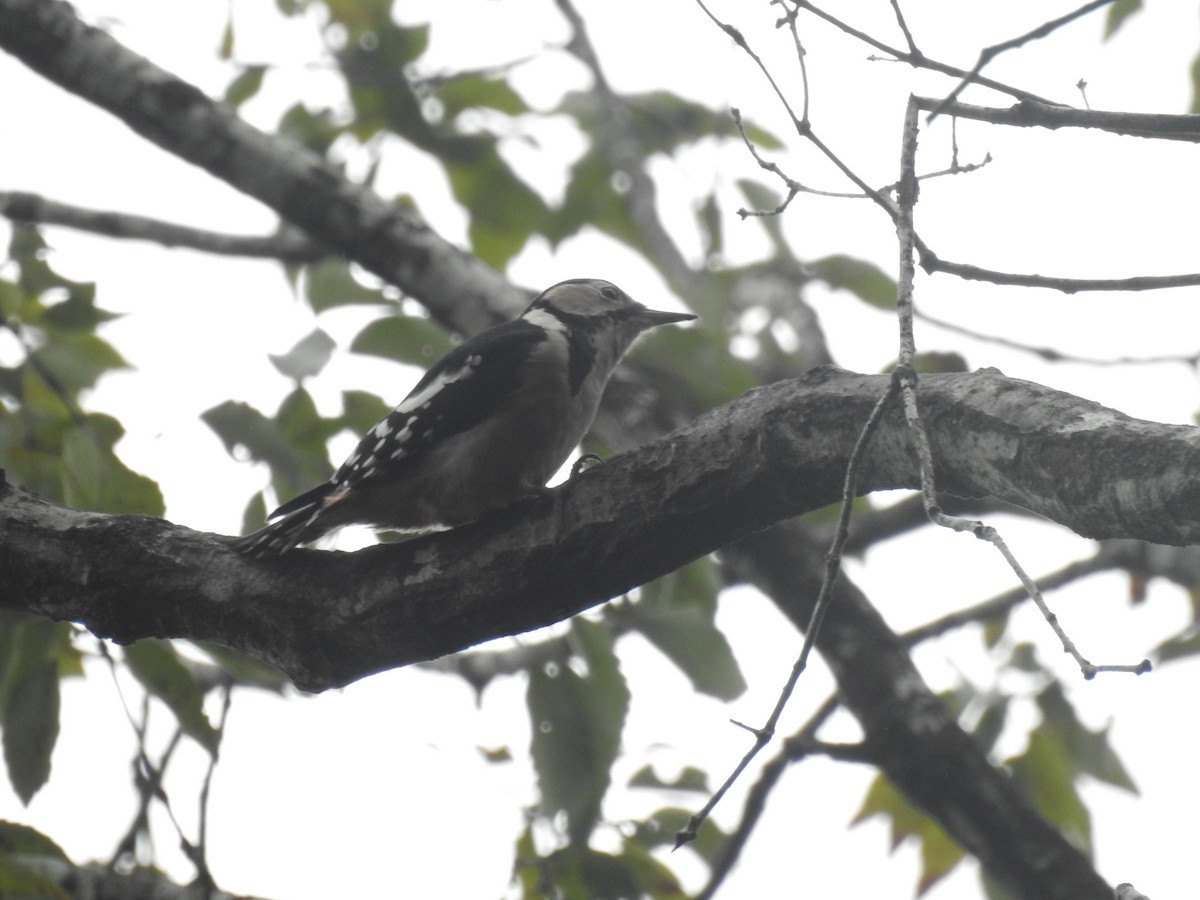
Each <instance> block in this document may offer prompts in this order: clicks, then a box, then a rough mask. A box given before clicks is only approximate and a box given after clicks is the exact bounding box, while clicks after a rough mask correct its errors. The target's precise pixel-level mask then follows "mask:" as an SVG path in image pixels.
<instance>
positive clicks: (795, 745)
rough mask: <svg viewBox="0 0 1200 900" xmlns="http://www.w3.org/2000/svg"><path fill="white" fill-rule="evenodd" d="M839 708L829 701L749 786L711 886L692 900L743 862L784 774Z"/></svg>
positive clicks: (701, 896) (709, 892) (703, 898)
mask: <svg viewBox="0 0 1200 900" xmlns="http://www.w3.org/2000/svg"><path fill="white" fill-rule="evenodd" d="M839 705H840V701H839V700H838V698H837V695H836V694H835V695H833V696H830V697H827V698H826V699H825V702H824V703H822V704H821V705H820V707H818V708H817V711H816V712H814V713H813V714H812V716H811V717H809V720H808V721H807V722H805V723H804V725H803V726H802V727H801V728H800V729H799V730H798V731H797V732H796V733H795V734H794V735H792V736H791V737H789V738H788V739H787V740H786V741H784V744H783V747H782V748H780V751H779V753H777V754H776V755H775V756H774V757H773V758H771V759H770V760H768V761H767V762H766V763H765V764H764V765H763V767H762V771H761V772H759V775H758V780H756V781H755V782H754V784H752V785H751V786H750V789H749V791H748V792H747V794H746V802H745V803H744V804H743V805H742V817H741V820H740V821H739V822H738V824H737V826H736V827H735V828H734V829H733V831H732V832H730V834H729V838H728V839H727V840H726V841H724V842H723V843H722V844H721V850H720V853H719V855H718V856H717V858H716V859H715V860H713V862H712V865H711V867H710V869H709V874H708V882H707V883H706V884H705V885H704V887H703V888H702V889H701V890H700V891H698V892H697V893H696V894H695V896H694V897H693V900H709V898H711V897H712V896H713V895H714V894H715V893H716V892H717V890H718V889H719V888H720V887H721V885H722V884H723V883H724V881H725V879H726V878H727V877H728V876H729V873H730V872H732V871H733V868H734V866H735V865H736V864H737V861H738V859H739V858H741V855H742V850H743V849H744V848H745V846H746V844H747V843H748V842H749V840H750V835H751V833H753V831H754V828H755V826H757V825H758V822H759V820H760V819H761V818H762V814H763V812H764V810H766V807H767V798H768V797H770V796H771V793H772V791H774V790H775V785H776V784H778V782H779V779H780V778H781V777H782V776H783V773H784V772H785V771H786V770H787V768H788V766H790V765H791V764H792V763H794V762H798V761H799V760H801V759H803V758H804V757H805V756H807V755H809V754H810V753H812V752H814V751H813V749H812V746H811V741H812V740H813V739H815V737H816V734H817V731H818V730H819V729H820V728H821V726H822V725H824V724H825V722H826V720H827V719H828V718H829V717H830V716H831V715H833V713H834V712H835V711H836V710H837V708H838V706H839Z"/></svg>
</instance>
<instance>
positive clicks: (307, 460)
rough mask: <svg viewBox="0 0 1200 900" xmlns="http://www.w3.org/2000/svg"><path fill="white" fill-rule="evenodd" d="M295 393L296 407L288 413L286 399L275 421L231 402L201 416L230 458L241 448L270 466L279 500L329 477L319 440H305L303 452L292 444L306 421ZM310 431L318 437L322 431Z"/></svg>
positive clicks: (322, 445)
mask: <svg viewBox="0 0 1200 900" xmlns="http://www.w3.org/2000/svg"><path fill="white" fill-rule="evenodd" d="M295 394H296V392H295V391H293V392H292V395H289V396H290V397H291V404H292V405H293V406H294V407H295V408H294V409H293V410H292V411H291V412H289V411H288V410H287V407H288V406H289V400H287V399H285V400H284V404H283V405H282V406H281V407H280V413H279V417H278V421H277V420H276V419H268V418H267V417H266V416H264V415H263V414H262V413H260V412H259V411H258V410H256V409H254V408H253V407H251V406H249V405H248V404H245V403H239V402H235V401H233V400H226V401H225V402H224V403H221V404H219V405H217V406H214V407H213V408H212V409H209V410H206V411H205V412H203V413H201V415H200V418H202V419H203V420H204V422H205V424H207V425H208V427H209V428H211V429H212V430H213V431H215V432H216V433H217V436H218V437H219V438H221V441H222V443H224V444H225V449H226V450H228V451H229V453H230V454H231V455H233V456H238V455H239V454H238V452H237V448H239V447H244V448H245V450H246V452H247V453H248V454H249V455H250V457H251V458H252V459H254V460H257V461H259V462H265V463H267V465H269V466H270V467H271V474H272V476H273V477H274V481H275V488H276V490H277V491H278V492H279V495H280V496H281V497H282V496H285V495H287V496H291V495H292V494H295V493H298V492H299V491H301V490H304V489H306V488H309V487H311V486H312V485H313V484H315V483H316V482H318V481H322V480H324V479H326V478H328V477H329V473H330V472H331V471H332V470H333V467H332V465H331V464H330V462H329V453H328V451H327V450H326V449H325V446H324V444H323V443H321V442H320V441H318V442H316V444H314V443H313V442H312V441H311V440H310V441H307V442H306V443H307V446H306V448H305V450H304V452H302V451H301V450H300V449H298V448H297V447H295V446H293V445H292V443H291V440H292V438H293V437H299V436H300V435H301V434H303V432H304V430H305V429H304V421H303V420H304V419H305V418H306V416H305V415H304V408H305V404H303V403H302V402H300V401H299V400H298V399H297V398H296V397H295V396H294V395H295ZM309 403H311V399H310V400H309ZM308 418H309V419H310V421H309V423H308V424H310V425H312V424H313V423H312V421H311V414H310V416H309V417H308ZM284 419H290V422H289V423H288V424H287V425H285V424H284ZM313 430H314V431H316V433H317V434H320V433H321V431H323V430H325V429H316V428H314V429H313ZM326 433H327V431H326Z"/></svg>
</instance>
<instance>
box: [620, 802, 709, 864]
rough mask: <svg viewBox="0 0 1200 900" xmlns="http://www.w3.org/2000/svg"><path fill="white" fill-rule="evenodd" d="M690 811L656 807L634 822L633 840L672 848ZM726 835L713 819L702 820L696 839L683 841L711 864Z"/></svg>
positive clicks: (649, 846) (647, 844) (686, 821)
mask: <svg viewBox="0 0 1200 900" xmlns="http://www.w3.org/2000/svg"><path fill="white" fill-rule="evenodd" d="M691 818H692V813H691V812H689V811H688V810H686V809H680V808H678V807H673V806H668V807H663V808H662V809H659V810H657V811H656V812H655V813H654V814H653V815H651V816H650V817H649V818H648V819H645V820H644V821H641V822H638V823H637V828H636V830H635V831H634V834H633V838H632V840H634V841H636V842H637V844H638V845H639V846H641V847H644V848H646V849H647V850H653V849H654V848H655V847H674V846H675V843H676V836H677V835H678V834H679V832H681V831H683V830H684V829H685V828H687V827H688V822H689V821H690V820H691ZM728 839H729V835H728V834H726V833H725V832H724V831H722V830H721V829H720V828H719V827H718V826H717V825H716V824H714V822H713V820H712V818H711V817H710V818H708V819H705V820H704V823H703V824H702V825H701V826H700V828H699V830H698V831H697V832H696V839H695V840H694V841H689V842H688V843H686V844H684V846H685V847H687V848H688V849H689V850H691V851H693V852H694V853H696V854H697V855H698V856H699V857H700V858H701V859H703V860H704V861H705V862H706V863H708V864H709V865H710V866H711V865H713V864H714V863H715V862H716V861H717V859H718V858H719V857H720V856H721V854H722V852H723V851H724V848H725V843H726V841H728Z"/></svg>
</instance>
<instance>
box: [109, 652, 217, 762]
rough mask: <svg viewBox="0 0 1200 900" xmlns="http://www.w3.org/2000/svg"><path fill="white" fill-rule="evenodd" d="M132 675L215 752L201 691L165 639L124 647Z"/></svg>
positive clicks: (188, 731) (185, 729)
mask: <svg viewBox="0 0 1200 900" xmlns="http://www.w3.org/2000/svg"><path fill="white" fill-rule="evenodd" d="M125 662H126V663H127V664H128V666H129V670H130V671H131V672H132V673H133V675H134V677H135V678H137V680H138V681H140V682H141V683H142V686H143V687H144V688H145V689H146V690H147V691H148V692H149V693H150V694H152V695H153V696H155V697H157V698H158V699H159V700H161V701H162V702H163V703H165V704H166V705H167V708H168V709H170V710H171V712H172V713H174V714H175V718H176V719H177V720H178V722H179V727H180V728H182V729H183V732H184V734H187V735H189V736H190V737H192V738H195V740H196V741H197V742H198V743H199V744H200V746H201V747H203V748H204V749H206V750H207V751H208V752H209V753H212V754H214V755H215V754H216V752H217V742H218V738H217V732H216V730H215V729H214V728H213V727H212V724H211V723H210V722H209V721H208V716H206V715H205V714H204V693H203V692H202V691H201V689H200V686H199V685H198V684H197V683H196V680H195V679H194V678H193V677H192V674H191V672H189V671H188V668H187V666H185V665H184V664H183V663H182V662H180V660H179V655H178V654H177V653H176V651H175V648H174V647H173V646H172V645H171V644H170V642H168V641H159V640H155V639H153V638H147V639H145V640H141V641H138V642H137V643H135V644H130V645H129V646H128V647H126V648H125Z"/></svg>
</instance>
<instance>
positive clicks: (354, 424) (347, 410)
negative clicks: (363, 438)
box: [342, 391, 392, 434]
mask: <svg viewBox="0 0 1200 900" xmlns="http://www.w3.org/2000/svg"><path fill="white" fill-rule="evenodd" d="M391 411H392V406H391V404H388V403H385V402H384V401H383V399H382V398H380V397H377V396H375V395H374V394H371V393H368V392H367V391H342V422H343V423H344V424H345V426H346V428H348V429H349V430H350V431H352V432H354V433H355V434H366V433H367V432H368V431H369V430H370V429H371V427H372V426H373V425H374V424H375V423H376V422H378V421H380V420H381V419H383V418H384V417H385V416H386V415H387V414H388V413H390V412H391Z"/></svg>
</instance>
